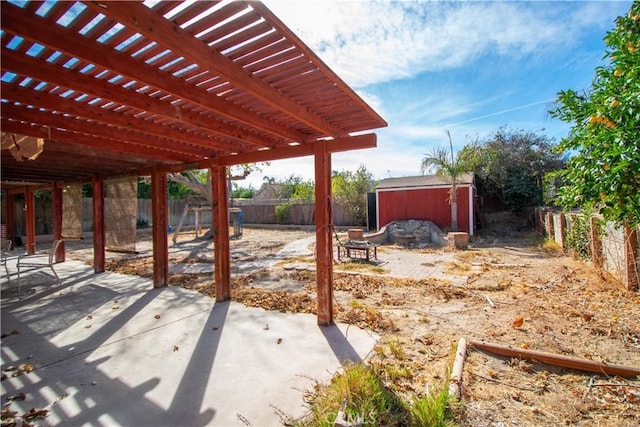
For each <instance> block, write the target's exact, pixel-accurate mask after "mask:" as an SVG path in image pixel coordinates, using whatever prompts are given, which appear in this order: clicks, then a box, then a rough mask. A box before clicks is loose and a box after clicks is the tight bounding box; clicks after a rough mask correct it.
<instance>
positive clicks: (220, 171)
mask: <svg viewBox="0 0 640 427" xmlns="http://www.w3.org/2000/svg"><path fill="white" fill-rule="evenodd" d="M211 189H212V196H213V206H212V211H213V250H214V255H213V259H214V262H215V266H214V268H215V285H216V301H218V302H223V301H227V300H229V299H230V298H231V250H230V245H229V211H228V207H227V168H226V167H224V166H215V167H212V168H211Z"/></svg>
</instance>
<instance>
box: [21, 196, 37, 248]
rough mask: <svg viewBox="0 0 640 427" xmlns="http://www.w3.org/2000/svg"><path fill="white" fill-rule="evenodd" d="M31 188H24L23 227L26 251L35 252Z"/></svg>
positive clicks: (34, 224)
mask: <svg viewBox="0 0 640 427" xmlns="http://www.w3.org/2000/svg"><path fill="white" fill-rule="evenodd" d="M35 205H36V204H35V198H34V197H33V190H32V189H31V188H30V187H25V189H24V208H25V228H26V231H27V253H28V254H35V253H36V206H35Z"/></svg>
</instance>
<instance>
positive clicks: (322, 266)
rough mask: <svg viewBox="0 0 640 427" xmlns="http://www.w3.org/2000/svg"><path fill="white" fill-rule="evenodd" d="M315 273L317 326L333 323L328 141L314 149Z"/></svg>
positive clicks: (329, 154)
mask: <svg viewBox="0 0 640 427" xmlns="http://www.w3.org/2000/svg"><path fill="white" fill-rule="evenodd" d="M315 181H316V182H315V184H316V186H315V196H316V206H315V210H316V214H315V221H316V271H317V281H318V283H317V293H318V325H321V326H327V325H330V324H332V323H333V240H332V221H331V219H332V213H331V152H329V150H328V149H327V143H326V142H325V141H323V142H319V143H317V144H316V148H315Z"/></svg>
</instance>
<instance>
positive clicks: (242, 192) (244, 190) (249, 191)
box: [231, 183, 256, 199]
mask: <svg viewBox="0 0 640 427" xmlns="http://www.w3.org/2000/svg"><path fill="white" fill-rule="evenodd" d="M255 195H256V189H255V188H253V187H252V186H249V187H239V186H238V185H237V184H236V183H234V184H233V191H231V198H233V199H251V198H252V197H253V196H255Z"/></svg>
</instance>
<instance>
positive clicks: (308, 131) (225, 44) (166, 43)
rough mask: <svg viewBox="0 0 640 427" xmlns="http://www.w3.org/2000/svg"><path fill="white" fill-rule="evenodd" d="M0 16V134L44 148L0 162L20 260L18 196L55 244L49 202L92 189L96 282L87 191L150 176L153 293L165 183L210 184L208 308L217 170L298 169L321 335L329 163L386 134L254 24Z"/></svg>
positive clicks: (305, 54) (219, 230) (221, 282)
mask: <svg viewBox="0 0 640 427" xmlns="http://www.w3.org/2000/svg"><path fill="white" fill-rule="evenodd" d="M1 12H2V58H1V67H2V78H1V80H2V82H1V84H2V89H1V94H2V104H1V116H2V132H3V133H4V134H5V135H6V134H14V135H24V136H30V137H35V138H41V139H43V140H44V149H43V151H42V153H41V154H40V155H39V156H37V158H35V159H34V160H23V161H18V160H16V158H14V156H12V155H11V154H10V153H9V152H8V151H7V150H2V165H1V166H2V167H1V179H2V187H3V188H4V189H5V190H7V195H8V196H7V199H8V200H7V201H8V202H10V201H11V198H12V196H13V195H14V194H15V193H16V192H23V193H24V194H25V204H26V208H27V214H26V218H27V250H28V251H29V252H32V251H34V250H35V236H34V235H35V227H34V223H35V219H34V217H33V216H34V215H33V191H34V189H36V188H44V187H48V188H51V189H52V195H53V210H54V238H59V237H60V236H61V227H62V225H61V224H62V220H61V215H62V209H63V206H62V187H63V186H64V185H66V184H69V183H80V182H92V183H93V197H94V205H93V218H94V269H95V271H96V272H100V271H104V267H105V245H104V194H103V181H104V180H105V179H108V178H114V177H121V176H135V175H138V176H140V175H150V176H151V182H152V193H153V194H152V198H153V218H152V220H153V257H154V274H153V283H154V286H155V287H162V286H167V279H168V271H169V268H168V261H169V257H168V246H167V235H166V230H167V225H168V224H167V215H166V211H167V173H169V172H180V171H184V170H188V169H195V168H210V169H211V176H212V184H213V185H212V187H213V190H212V191H213V200H214V206H213V207H212V208H213V213H214V215H213V216H214V219H213V223H214V251H215V254H214V258H215V283H216V299H217V300H218V301H223V300H227V299H229V298H230V296H231V295H230V254H229V230H228V226H227V225H228V213H227V212H228V210H227V185H226V174H225V170H226V167H228V166H231V165H237V164H244V163H253V162H262V161H269V160H277V159H284V158H292V157H297V156H308V155H313V156H314V158H315V183H316V190H315V191H316V194H315V195H316V208H315V215H316V218H315V219H316V245H317V252H316V253H317V255H316V263H317V276H318V323H319V324H322V325H327V324H329V323H331V322H332V320H333V314H332V311H333V301H332V287H333V278H332V276H333V271H332V258H333V253H332V229H331V228H332V226H331V217H332V215H331V153H333V152H338V151H345V150H354V149H361V148H371V147H375V146H376V135H375V134H374V133H371V132H370V131H371V130H372V129H376V128H380V127H384V126H386V123H385V121H384V120H383V119H382V118H381V117H380V116H379V115H378V114H377V113H376V112H375V111H374V110H373V109H371V108H370V107H369V106H368V105H367V104H366V103H365V102H364V101H363V100H362V99H361V98H359V97H358V96H357V95H356V93H355V92H354V91H353V90H352V89H351V88H349V87H348V86H347V85H346V84H345V83H344V82H343V81H342V80H341V79H340V78H339V77H338V76H337V75H336V74H335V73H334V72H332V71H331V70H330V69H329V68H328V67H327V66H326V65H325V64H324V63H323V62H322V61H321V60H320V59H319V58H318V57H317V56H316V55H315V54H314V53H313V52H312V51H311V50H310V49H309V48H308V47H307V46H305V45H304V43H303V42H302V41H301V40H300V39H299V38H298V37H297V36H296V35H295V34H294V33H293V32H292V31H291V30H289V29H288V28H287V27H286V26H285V25H284V24H283V23H282V22H281V21H280V20H279V19H278V18H277V17H276V16H275V15H274V14H273V13H272V12H271V11H270V10H268V9H267V8H266V7H265V6H264V5H263V4H261V3H259V2H246V1H232V2H229V1H222V2H219V1H198V2H193V3H181V2H174V1H160V2H145V3H142V2H108V1H80V2H54V3H50V2H46V3H45V2H35V1H28V2H22V1H16V2H15V3H14V4H11V3H6V2H3V4H2V5H1ZM354 135H355V136H354ZM7 204H8V205H9V206H12V203H7ZM11 215H12V214H10V213H9V212H8V217H9V218H8V222H9V221H10V220H11V218H10V217H11ZM58 259H60V260H64V250H63V251H62V252H61V253H60V254H58Z"/></svg>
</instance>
